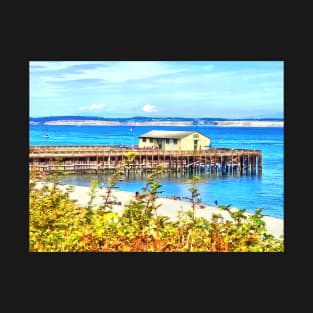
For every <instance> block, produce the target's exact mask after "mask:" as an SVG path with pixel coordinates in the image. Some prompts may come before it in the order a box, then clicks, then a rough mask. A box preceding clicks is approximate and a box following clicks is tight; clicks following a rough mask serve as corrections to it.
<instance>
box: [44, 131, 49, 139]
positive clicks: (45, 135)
mask: <svg viewBox="0 0 313 313" xmlns="http://www.w3.org/2000/svg"><path fill="white" fill-rule="evenodd" d="M42 137H43V138H49V134H48V129H46V132H45V133H44V134H43V135H42Z"/></svg>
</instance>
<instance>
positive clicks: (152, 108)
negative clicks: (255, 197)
mask: <svg viewBox="0 0 313 313" xmlns="http://www.w3.org/2000/svg"><path fill="white" fill-rule="evenodd" d="M142 111H144V112H149V113H151V112H156V111H157V107H156V106H155V105H151V104H145V105H144V106H143V107H142Z"/></svg>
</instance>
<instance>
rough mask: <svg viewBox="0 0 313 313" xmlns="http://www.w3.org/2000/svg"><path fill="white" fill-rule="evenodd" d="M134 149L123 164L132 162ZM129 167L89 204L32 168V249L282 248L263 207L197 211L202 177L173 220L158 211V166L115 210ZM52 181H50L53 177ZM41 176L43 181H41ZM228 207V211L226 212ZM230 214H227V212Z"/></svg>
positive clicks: (253, 249) (278, 249) (116, 250)
mask: <svg viewBox="0 0 313 313" xmlns="http://www.w3.org/2000/svg"><path fill="white" fill-rule="evenodd" d="M132 157H133V156H132V155H129V156H128V158H127V159H126V161H125V163H124V166H126V171H127V166H129V165H130V163H131V158H132ZM124 170H125V167H124V168H119V169H118V170H117V171H116V172H115V173H113V175H112V177H111V180H110V181H109V184H108V188H107V189H106V195H105V198H104V205H103V206H102V207H101V208H100V209H95V208H94V207H93V205H92V202H93V199H94V196H95V192H96V186H97V184H96V182H92V184H91V187H90V201H89V203H88V205H87V207H80V206H79V205H78V204H77V202H76V201H74V200H72V199H70V197H69V195H70V192H71V191H72V190H71V189H70V188H67V189H66V191H64V192H63V191H62V190H61V189H60V188H59V178H58V175H55V176H54V177H53V176H51V175H48V176H46V177H45V175H42V174H40V173H38V172H32V173H31V175H30V195H29V250H30V251H31V252H176V251H179V252H282V251H283V250H284V246H283V240H282V239H276V238H275V237H274V236H273V235H271V234H269V233H267V231H266V225H265V223H264V221H263V219H262V217H263V215H262V214H261V211H262V210H261V209H257V210H256V211H255V213H254V214H250V215H247V214H246V213H245V210H238V209H234V208H230V206H220V207H219V208H220V210H221V214H214V215H213V216H212V219H210V220H208V219H205V218H203V217H197V215H196V213H197V210H198V209H200V208H201V206H200V204H201V199H200V194H199V192H198V189H197V188H196V183H197V181H198V180H197V177H194V179H193V180H192V181H191V184H192V187H191V188H190V189H189V191H190V197H186V199H188V200H189V201H190V206H191V210H190V211H187V212H180V213H179V214H178V216H177V219H176V220H174V221H171V220H170V219H169V218H168V217H166V216H159V215H158V214H157V211H158V208H159V206H160V205H158V204H157V203H156V202H157V199H158V198H159V196H160V194H161V193H162V191H160V188H161V184H160V182H159V181H158V180H157V177H158V175H159V174H160V173H161V172H162V170H163V169H162V168H161V167H157V168H156V169H155V170H154V171H153V172H152V173H151V175H149V176H148V178H147V182H146V186H145V187H144V188H142V192H141V193H140V194H139V195H138V197H136V199H134V200H130V201H129V203H127V204H126V205H125V206H124V208H123V209H124V210H123V212H122V213H121V214H118V213H116V212H114V211H113V209H112V205H110V202H109V199H110V197H111V196H112V193H111V191H112V189H113V188H115V187H116V184H115V183H116V180H117V178H118V177H119V176H120V175H122V173H123V172H124ZM51 178H52V182H50V183H49V182H48V180H51ZM40 181H41V185H40V184H39V182H40ZM222 213H223V214H222ZM225 213H226V214H227V216H228V217H227V218H226V217H225Z"/></svg>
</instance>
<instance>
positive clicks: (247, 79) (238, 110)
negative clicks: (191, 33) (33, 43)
mask: <svg viewBox="0 0 313 313" xmlns="http://www.w3.org/2000/svg"><path fill="white" fill-rule="evenodd" d="M29 88H30V90H29V116H30V117H44V116H61V115H79V116H98V117H134V116H151V117H194V118H198V117H200V118H201V117H211V118H212V117H213V118H214V117H221V118H249V117H250V118H268V117H279V118H283V114H284V113H283V112H284V61H35V60H34V61H30V62H29Z"/></svg>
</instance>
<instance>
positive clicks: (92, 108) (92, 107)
mask: <svg viewBox="0 0 313 313" xmlns="http://www.w3.org/2000/svg"><path fill="white" fill-rule="evenodd" d="M102 108H104V104H96V103H93V104H91V105H89V106H82V107H79V110H80V111H95V110H99V109H102Z"/></svg>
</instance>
